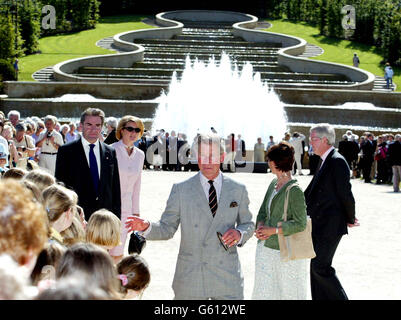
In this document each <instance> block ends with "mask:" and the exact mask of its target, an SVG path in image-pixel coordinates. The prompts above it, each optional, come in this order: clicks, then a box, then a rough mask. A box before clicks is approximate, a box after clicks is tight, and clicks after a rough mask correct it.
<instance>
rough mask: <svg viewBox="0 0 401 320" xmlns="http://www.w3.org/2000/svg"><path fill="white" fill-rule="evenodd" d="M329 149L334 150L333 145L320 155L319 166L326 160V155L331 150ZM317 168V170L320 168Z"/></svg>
mask: <svg viewBox="0 0 401 320" xmlns="http://www.w3.org/2000/svg"><path fill="white" fill-rule="evenodd" d="M331 150H334V147H333V146H331V147H330V148H329V149H328V150H327V151H326V152H325V153H323V154H322V156H321V157H320V158H321V159H322V164H321V165H320V168H321V167H323V163H324V161H325V160H326V158H327V156H328V155H329V153H330V152H331ZM320 168H319V170H320Z"/></svg>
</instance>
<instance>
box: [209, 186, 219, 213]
mask: <svg viewBox="0 0 401 320" xmlns="http://www.w3.org/2000/svg"><path fill="white" fill-rule="evenodd" d="M208 182H209V184H210V188H209V207H210V210H211V211H212V215H213V217H214V215H215V214H216V211H217V193H216V189H215V188H214V186H213V180H209V181H208Z"/></svg>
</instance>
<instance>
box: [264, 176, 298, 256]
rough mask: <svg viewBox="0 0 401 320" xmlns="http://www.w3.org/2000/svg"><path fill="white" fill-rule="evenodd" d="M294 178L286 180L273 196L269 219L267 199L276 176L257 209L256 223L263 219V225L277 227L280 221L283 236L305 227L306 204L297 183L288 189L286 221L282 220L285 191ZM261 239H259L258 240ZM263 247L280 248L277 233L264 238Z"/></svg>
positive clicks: (272, 189) (294, 181)
mask: <svg viewBox="0 0 401 320" xmlns="http://www.w3.org/2000/svg"><path fill="white" fill-rule="evenodd" d="M296 182H297V180H296V179H292V180H290V181H288V182H287V183H286V184H285V185H284V186H283V187H282V188H281V189H280V191H279V192H278V193H277V194H276V195H275V196H274V198H273V200H272V202H271V205H270V219H269V213H268V208H267V206H268V200H269V198H270V195H271V194H272V193H273V191H274V188H275V186H276V183H277V178H275V179H273V181H272V182H271V183H270V186H269V188H268V189H267V192H266V195H265V198H264V200H263V203H262V205H261V207H260V209H259V213H258V216H257V218H256V225H257V224H258V223H259V222H260V221H264V223H265V226H268V227H277V223H278V222H280V221H282V229H283V234H284V236H289V235H291V234H294V233H297V232H301V231H303V230H305V228H306V204H305V197H304V193H303V191H302V190H301V188H300V187H299V186H298V185H297V186H295V187H293V188H291V189H290V190H289V192H290V194H289V197H288V209H287V221H286V222H284V221H283V214H284V201H285V191H286V189H287V187H288V186H289V185H290V184H293V183H296ZM259 241H261V240H259ZM265 247H268V248H271V249H276V250H280V247H279V244H278V237H277V234H274V235H272V236H270V237H269V239H267V240H265Z"/></svg>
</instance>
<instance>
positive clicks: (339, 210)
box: [305, 124, 359, 300]
mask: <svg viewBox="0 0 401 320" xmlns="http://www.w3.org/2000/svg"><path fill="white" fill-rule="evenodd" d="M310 142H311V144H312V147H313V150H314V152H315V154H317V155H319V156H320V158H321V161H319V165H318V169H317V170H316V173H315V175H314V177H313V179H312V181H311V182H310V184H309V186H308V187H307V188H306V190H305V201H306V205H307V213H308V215H309V216H310V217H311V219H312V240H313V246H314V249H315V252H316V257H315V258H313V259H312V260H311V266H310V278H311V290H312V299H313V300H347V299H348V298H347V295H346V293H345V291H344V289H343V288H342V286H341V283H340V281H339V280H338V278H337V276H336V272H335V269H334V268H333V267H332V266H331V264H332V260H333V257H334V254H335V252H336V249H337V246H338V244H339V243H340V240H341V238H342V236H343V235H344V234H347V233H348V231H347V225H348V227H353V226H357V225H359V224H358V220H357V219H356V218H355V200H354V197H353V195H352V191H351V183H350V168H349V166H348V164H347V161H346V160H345V159H344V157H343V156H342V155H341V154H339V153H338V152H337V151H336V150H335V149H334V147H333V145H334V143H335V132H334V128H333V127H332V126H330V125H329V124H319V125H316V126H314V127H312V128H311V130H310Z"/></svg>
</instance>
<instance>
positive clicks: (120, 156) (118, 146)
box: [110, 116, 145, 263]
mask: <svg viewBox="0 0 401 320" xmlns="http://www.w3.org/2000/svg"><path fill="white" fill-rule="evenodd" d="M143 131H144V125H143V123H142V121H141V119H139V118H137V117H134V116H124V117H123V118H121V120H120V122H119V123H118V126H117V131H116V137H117V139H118V140H119V141H118V142H115V143H113V144H112V146H113V147H114V149H115V150H116V154H117V161H118V171H119V174H120V185H121V237H120V238H121V245H119V246H117V247H114V248H113V249H112V250H110V255H111V256H113V259H114V261H115V262H116V263H118V262H119V261H120V260H121V259H122V257H123V252H124V246H125V241H126V239H127V234H128V230H127V229H126V228H125V220H126V219H127V217H128V216H131V215H134V216H139V195H140V191H141V176H142V168H143V162H144V159H145V154H144V153H143V151H142V150H140V149H138V148H137V147H135V146H134V142H135V141H137V140H138V139H140V138H141V137H142V134H143Z"/></svg>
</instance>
